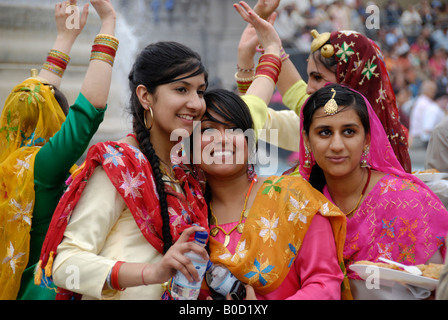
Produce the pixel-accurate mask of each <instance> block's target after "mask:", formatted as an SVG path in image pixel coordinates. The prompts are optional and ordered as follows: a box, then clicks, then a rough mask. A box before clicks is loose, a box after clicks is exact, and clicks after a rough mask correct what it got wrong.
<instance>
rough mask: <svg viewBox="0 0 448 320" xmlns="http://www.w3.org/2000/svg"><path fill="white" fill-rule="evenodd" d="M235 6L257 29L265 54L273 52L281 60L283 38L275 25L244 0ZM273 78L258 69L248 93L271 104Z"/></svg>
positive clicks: (270, 62) (268, 62)
mask: <svg viewBox="0 0 448 320" xmlns="http://www.w3.org/2000/svg"><path fill="white" fill-rule="evenodd" d="M234 7H235V9H236V10H237V11H238V13H239V14H240V15H241V17H242V18H243V19H244V20H245V21H246V22H248V23H250V24H251V25H252V26H253V28H254V29H255V31H256V34H257V37H258V41H259V43H260V45H261V46H262V47H263V48H264V55H270V54H272V55H274V56H276V57H278V61H280V59H279V58H280V49H281V40H280V37H279V36H278V34H277V32H276V31H275V29H274V26H273V25H272V24H271V23H270V22H268V21H266V20H264V19H262V18H261V17H260V16H258V15H257V14H256V13H255V11H253V10H252V8H251V7H250V6H249V5H248V4H247V3H246V2H244V1H241V2H240V3H239V4H234ZM272 19H275V16H273V17H272ZM262 57H263V55H262ZM266 64H268V65H272V61H266V63H264V65H266ZM260 65H261V63H260ZM274 68H275V67H274ZM280 69H281V63H280ZM277 75H278V73H277ZM272 80H273V79H272V77H265V76H260V72H259V71H257V72H256V74H255V79H254V80H253V82H252V84H251V85H250V87H249V88H248V90H247V92H246V94H248V95H255V96H258V97H259V98H261V99H263V100H264V102H265V103H266V104H269V102H270V100H271V97H272V94H273V92H274V88H275V81H272Z"/></svg>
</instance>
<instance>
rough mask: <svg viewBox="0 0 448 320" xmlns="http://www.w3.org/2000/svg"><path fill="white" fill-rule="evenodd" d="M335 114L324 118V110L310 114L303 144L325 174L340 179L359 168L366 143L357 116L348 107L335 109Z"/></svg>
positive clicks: (367, 142)
mask: <svg viewBox="0 0 448 320" xmlns="http://www.w3.org/2000/svg"><path fill="white" fill-rule="evenodd" d="M338 110H339V111H338V113H336V114H335V115H332V116H328V115H327V114H326V113H325V112H324V108H319V109H317V110H316V111H315V112H314V115H313V118H312V121H311V125H310V128H309V134H308V135H306V134H305V133H304V134H303V139H304V143H305V145H306V146H307V147H308V149H309V150H311V152H312V153H313V156H314V159H315V161H316V163H317V164H318V165H319V166H320V167H321V168H322V170H323V171H324V173H325V175H331V176H334V177H341V176H345V175H348V174H350V173H352V172H354V171H355V170H356V169H358V168H360V161H361V156H362V153H363V151H364V148H365V147H366V146H367V145H368V144H369V141H370V138H369V135H366V133H365V130H364V127H363V124H362V122H361V120H360V118H359V115H358V113H357V112H356V111H355V109H354V108H352V107H347V108H344V107H343V106H339V109H338Z"/></svg>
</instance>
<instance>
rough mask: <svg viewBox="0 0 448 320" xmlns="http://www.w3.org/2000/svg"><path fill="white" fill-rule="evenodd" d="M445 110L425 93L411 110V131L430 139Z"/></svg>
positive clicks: (416, 135) (414, 135) (417, 135)
mask: <svg viewBox="0 0 448 320" xmlns="http://www.w3.org/2000/svg"><path fill="white" fill-rule="evenodd" d="M444 115H445V114H444V112H443V110H442V109H441V108H440V107H439V105H438V104H437V103H435V102H434V101H432V100H431V99H429V98H428V97H427V96H425V95H420V96H419V97H418V98H417V101H416V102H415V106H414V108H413V109H412V111H411V117H410V128H409V131H410V132H409V133H410V135H411V136H412V137H419V138H420V139H421V140H422V141H425V142H427V141H429V138H430V137H431V133H432V130H433V129H434V127H435V126H436V125H437V124H438V123H439V122H440V121H441V120H442V119H443V117H444Z"/></svg>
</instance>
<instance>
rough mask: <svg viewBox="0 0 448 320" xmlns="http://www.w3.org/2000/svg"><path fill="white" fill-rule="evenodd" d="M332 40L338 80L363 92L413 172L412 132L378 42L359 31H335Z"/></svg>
mask: <svg viewBox="0 0 448 320" xmlns="http://www.w3.org/2000/svg"><path fill="white" fill-rule="evenodd" d="M330 43H331V44H332V45H333V47H334V52H335V59H336V61H337V71H336V78H337V83H339V84H342V85H345V86H347V87H349V88H352V89H354V90H356V91H358V92H360V93H361V94H362V95H363V96H364V97H366V98H367V100H368V101H369V102H370V104H371V105H372V108H373V110H375V114H376V115H377V116H378V119H379V120H380V121H381V124H382V125H383V128H384V130H385V131H386V135H387V138H388V139H389V142H390V144H391V146H392V149H393V150H394V153H395V155H396V157H397V159H398V161H399V162H400V164H401V166H402V167H403V169H404V171H406V172H408V173H410V172H411V171H412V167H411V159H410V156H409V151H408V149H409V146H408V131H407V129H406V127H405V126H404V125H402V124H401V122H400V118H399V114H398V107H397V102H396V98H395V93H394V90H393V88H392V84H391V81H390V79H389V75H388V73H387V70H386V64H385V62H384V58H383V55H382V53H381V51H380V49H379V47H378V46H377V45H376V43H375V42H374V41H372V40H370V39H369V38H367V37H366V36H364V35H362V34H360V33H358V32H355V31H335V32H332V33H331V36H330Z"/></svg>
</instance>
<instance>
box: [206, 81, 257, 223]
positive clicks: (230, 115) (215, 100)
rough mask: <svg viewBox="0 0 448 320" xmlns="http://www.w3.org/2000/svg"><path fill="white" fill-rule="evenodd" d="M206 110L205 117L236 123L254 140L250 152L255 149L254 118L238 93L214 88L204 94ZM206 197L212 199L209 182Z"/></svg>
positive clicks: (208, 201)
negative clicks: (217, 116)
mask: <svg viewBox="0 0 448 320" xmlns="http://www.w3.org/2000/svg"><path fill="white" fill-rule="evenodd" d="M204 99H205V104H206V111H205V114H204V116H203V119H204V118H205V119H208V120H210V121H213V122H217V123H221V124H225V125H226V124H227V123H225V122H230V123H232V124H234V127H236V128H238V129H241V130H242V131H243V132H244V133H245V135H246V140H247V141H248V142H251V141H253V142H254V144H253V145H249V150H248V152H249V154H251V152H253V151H255V148H256V145H255V136H254V135H253V134H254V131H253V130H249V131H247V130H248V129H253V120H252V116H251V114H250V111H249V108H248V106H247V104H246V103H245V102H244V100H243V99H241V97H240V96H239V95H237V94H236V93H234V92H232V91H229V90H226V89H212V90H210V91H207V92H206V93H205V94H204ZM210 111H214V112H215V113H216V114H218V115H219V116H221V117H222V118H223V119H224V121H225V122H223V121H220V120H218V119H216V118H215V117H213V116H212V115H211V114H210ZM204 198H205V200H206V202H207V204H209V203H210V201H211V191H210V187H209V185H208V183H207V184H206V187H205V193H204ZM209 221H210V210H209Z"/></svg>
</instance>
